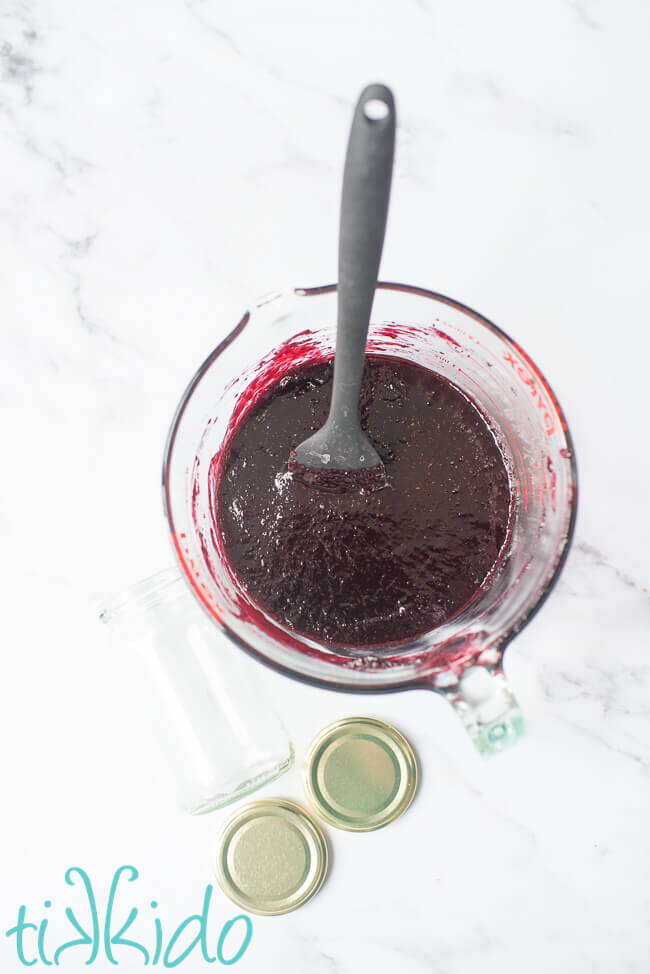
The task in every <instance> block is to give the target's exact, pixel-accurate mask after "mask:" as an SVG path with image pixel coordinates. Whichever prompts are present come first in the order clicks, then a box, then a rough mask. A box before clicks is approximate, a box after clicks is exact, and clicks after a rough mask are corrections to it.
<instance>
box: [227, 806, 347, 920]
mask: <svg viewBox="0 0 650 974" xmlns="http://www.w3.org/2000/svg"><path fill="white" fill-rule="evenodd" d="M327 862H328V854H327V842H326V841H325V836H324V834H323V831H322V829H321V827H320V825H319V824H318V822H316V820H315V819H314V818H313V817H312V816H311V815H310V814H309V812H308V811H307V809H305V808H303V807H302V805H298V804H297V803H296V802H291V801H287V800H285V799H281V798H272V799H267V800H263V801H255V802H250V803H249V804H248V805H245V806H244V807H243V808H240V809H239V811H237V812H236V813H235V814H234V815H233V816H232V817H231V818H230V819H229V820H228V821H227V822H226V824H225V826H224V829H223V831H222V833H221V840H220V843H219V852H218V855H217V861H216V875H217V880H218V882H219V885H220V886H221V888H222V890H223V891H224V893H225V894H226V896H228V897H229V898H230V899H231V900H232V901H233V902H234V903H236V904H237V905H238V906H241V907H242V909H244V910H247V911H248V912H250V913H258V914H260V915H262V916H278V915H280V914H281V913H289V912H291V910H297V909H298V907H299V906H302V905H303V903H306V902H307V900H309V899H311V897H312V896H314V894H315V893H317V892H318V890H319V889H320V887H321V886H322V884H323V880H324V879H325V875H326V873H327Z"/></svg>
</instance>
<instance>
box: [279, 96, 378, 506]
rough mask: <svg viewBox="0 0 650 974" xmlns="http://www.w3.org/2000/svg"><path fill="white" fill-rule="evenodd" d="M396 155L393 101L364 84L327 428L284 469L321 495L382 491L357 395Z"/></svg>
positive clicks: (346, 188) (350, 157)
mask: <svg viewBox="0 0 650 974" xmlns="http://www.w3.org/2000/svg"><path fill="white" fill-rule="evenodd" d="M394 152H395V102H394V100H393V95H392V93H391V91H390V90H389V89H388V88H386V86H385V85H378V84H375V85H368V87H367V88H365V89H364V91H363V92H362V93H361V97H360V98H359V101H358V103H357V107H356V109H355V112H354V117H353V119H352V128H351V130H350V139H349V142H348V150H347V155H346V158H345V170H344V172H343V193H342V197H341V222H340V230H339V283H338V320H337V330H336V355H335V359H334V381H333V387H332V401H331V404H330V411H329V416H328V417H327V420H326V421H325V424H324V426H322V427H321V429H319V430H318V432H317V433H314V435H313V436H310V437H309V439H307V440H305V441H304V442H303V443H301V444H300V445H299V446H297V447H296V449H295V450H293V451H292V453H291V456H290V458H289V464H288V467H289V470H290V471H291V472H292V473H293V474H294V476H297V477H299V478H300V479H301V480H302V481H303V482H304V483H306V484H307V485H308V486H310V487H317V488H319V489H322V490H346V489H349V488H352V489H357V488H363V489H365V490H378V489H380V488H381V487H384V486H385V485H386V472H385V470H384V465H383V463H382V461H381V458H380V457H379V454H378V453H377V451H376V450H375V449H374V447H373V446H372V444H371V443H370V441H369V439H368V437H367V436H366V435H365V433H364V432H363V430H362V429H361V425H360V423H359V391H360V388H361V375H362V372H363V363H364V358H365V351H366V339H367V336H368V324H369V321H370V312H371V309H372V299H373V296H374V293H375V287H376V285H377V274H378V272H379V261H380V258H381V251H382V247H383V243H384V233H385V230H386V216H387V213H388V199H389V196H390V184H391V176H392V172H393V156H394Z"/></svg>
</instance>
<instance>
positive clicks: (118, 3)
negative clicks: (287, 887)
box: [0, 0, 650, 974]
mask: <svg viewBox="0 0 650 974" xmlns="http://www.w3.org/2000/svg"><path fill="white" fill-rule="evenodd" d="M649 37H650V14H649V11H648V7H647V4H644V3H642V2H640V0H626V2H625V3H615V2H614V0H550V2H549V3H546V4H537V5H535V6H531V5H530V4H520V3H516V2H515V0H494V2H492V3H489V4H484V3H480V2H478V0H460V2H453V3H452V2H451V0H404V2H402V3H400V4H397V3H389V2H388V0H381V2H374V3H370V2H369V0H357V2H356V3H346V2H343V0H333V2H332V0H331V2H329V3H327V4H319V5H314V4H309V3H304V2H301V3H299V2H297V0H276V2H275V3H274V4H272V5H271V4H264V3H262V2H260V0H255V2H253V0H241V2H238V3H234V2H230V3H227V2H221V3H219V2H218V0H187V2H185V3H184V2H183V0H160V2H158V3H153V2H148V3H147V2H144V3H139V4H138V3H132V2H127V0H112V2H103V3H102V2H99V0H87V2H85V3H82V2H81V0H70V2H67V3H59V4H52V3H47V2H46V0H6V2H5V3H4V4H2V9H1V11H0V134H1V142H0V145H1V150H0V152H1V155H0V158H1V160H2V168H1V172H2V178H1V180H0V241H1V253H2V261H1V262H0V280H1V284H0V315H1V320H2V337H3V350H2V355H1V356H0V376H1V390H2V391H1V393H0V397H1V398H0V405H1V408H2V420H1V422H2V434H3V435H2V454H3V474H2V481H1V486H0V492H1V497H2V504H1V510H0V543H1V545H2V552H3V557H2V568H1V570H2V595H3V598H2V605H3V616H2V617H3V622H4V628H3V633H2V653H3V679H2V683H1V685H0V720H1V728H2V733H1V736H0V740H1V742H2V743H1V745H0V746H1V747H2V773H3V783H4V788H3V799H2V823H3V828H2V882H1V884H0V886H1V892H0V919H1V921H2V932H3V933H4V931H5V930H6V929H7V928H8V927H10V925H11V924H12V923H14V922H15V917H16V912H17V909H18V906H19V905H20V904H23V903H24V904H27V905H28V906H29V908H30V910H31V909H33V910H34V911H35V912H36V914H37V915H38V916H39V917H40V916H42V915H43V914H44V913H45V912H46V911H45V910H44V908H43V901H44V899H45V898H46V897H48V896H49V897H50V898H51V899H52V901H53V907H52V910H51V911H50V912H51V913H52V915H53V919H52V929H55V928H56V927H57V924H58V926H59V927H60V929H61V930H63V928H64V920H62V919H61V917H60V914H61V912H62V909H63V905H64V904H65V903H66V902H68V900H66V895H68V894H66V892H65V887H64V884H63V873H64V870H65V869H66V868H67V867H69V866H73V865H78V866H83V867H84V868H85V869H87V870H88V871H89V873H90V874H91V875H92V878H93V881H94V882H95V883H96V885H97V887H98V888H99V889H101V890H103V889H105V887H106V886H107V884H108V883H109V882H110V878H111V876H112V872H113V870H114V869H115V868H116V867H117V866H119V865H121V864H124V863H133V864H134V865H136V866H137V867H138V869H139V870H140V873H141V879H140V880H139V883H140V886H139V887H138V889H137V890H136V891H135V892H134V893H133V896H134V903H135V902H138V903H139V902H140V901H142V902H143V903H144V904H145V905H146V902H147V901H148V899H149V898H150V897H153V896H155V897H156V899H157V900H158V901H159V902H160V904H161V908H160V909H161V913H164V915H165V916H166V917H168V919H169V922H170V923H172V922H173V921H174V920H175V918H176V919H177V918H179V917H182V916H184V915H187V914H188V913H189V912H191V911H192V910H196V909H198V908H199V907H200V900H201V897H202V893H203V890H204V888H205V885H206V883H209V882H211V877H212V874H211V856H212V853H213V848H214V845H215V841H216V834H217V828H218V825H219V822H220V821H221V819H222V818H223V815H219V814H215V815H212V816H208V817H204V818H202V819H192V818H190V817H187V816H183V815H181V814H180V813H176V812H175V811H174V809H173V807H172V806H171V805H170V804H169V803H168V801H167V800H166V798H165V797H164V795H163V791H162V787H163V786H162V784H161V782H162V771H161V770H160V769H159V758H158V756H157V755H156V753H155V751H154V750H153V748H152V745H151V744H150V742H149V741H148V740H147V739H146V737H143V735H142V734H140V732H139V731H138V729H137V726H136V717H135V715H134V714H132V713H131V712H130V711H129V710H128V709H127V708H126V707H125V706H124V703H123V699H124V698H123V692H122V690H123V688H122V686H121V679H120V668H119V665H118V664H117V662H116V661H115V659H114V657H113V656H112V655H111V653H110V651H109V650H108V649H107V647H106V644H105V642H104V640H103V634H102V632H101V631H100V626H99V625H98V623H97V621H96V615H95V605H96V602H97V598H98V595H99V593H100V592H102V591H105V590H110V589H111V588H115V587H116V586H118V585H121V584H123V583H124V582H130V581H133V580H135V579H137V578H139V577H141V576H145V575H147V574H149V573H150V572H152V571H154V570H156V569H158V568H160V567H163V566H164V565H166V564H167V563H169V561H170V550H169V545H168V539H167V536H166V529H165V525H164V523H163V519H162V513H161V504H160V496H159V466H160V458H161V451H162V446H163V442H164V437H165V433H166V429H167V426H168V423H169V420H170V417H171V414H172V412H173V409H174V407H175V404H176V402H177V399H178V397H179V395H180V393H181V392H182V390H183V387H184V385H185V383H186V380H187V379H188V377H189V376H190V375H191V373H192V372H193V370H194V369H195V367H196V366H197V364H198V363H199V362H200V361H201V359H202V358H203V357H204V356H205V354H206V353H207V352H208V351H209V350H210V349H211V348H212V347H213V346H214V344H215V343H216V342H217V341H218V339H219V338H220V337H221V336H222V335H223V334H224V333H225V332H226V331H227V330H229V328H230V327H231V326H232V324H233V323H234V321H235V320H236V319H237V318H238V316H239V314H240V312H241V310H243V308H245V307H246V305H247V303H248V302H249V301H250V300H251V299H252V298H253V297H255V296H256V295H257V294H260V293H263V292H264V291H266V290H268V289H269V288H273V287H275V286H277V285H278V284H284V283H286V282H290V283H295V284H300V285H312V284H319V283H325V282H329V281H331V280H332V279H334V277H335V268H336V231H337V206H338V194H339V179H340V172H341V164H342V157H343V151H344V144H345V139H346V134H347V126H348V124H349V120H350V112H351V106H352V103H353V101H354V100H355V98H356V95H357V93H358V91H359V90H360V88H361V87H362V85H363V84H364V83H366V82H367V81H370V80H375V79H381V80H386V81H387V82H389V83H390V84H391V85H392V86H393V88H394V90H395V92H396V97H397V101H398V110H399V113H400V118H401V125H400V131H399V138H398V155H397V162H396V173H395V182H394V193H393V200H392V210H391V216H390V221H389V236H388V239H387V243H386V248H385V253H384V260H383V277H384V278H386V279H389V280H391V279H392V280H404V281H407V282H410V283H414V284H421V285H424V286H429V287H432V288H434V289H438V290H441V291H443V292H445V293H447V294H450V295H451V296H453V297H456V298H459V299H461V300H464V301H465V302H467V303H468V304H470V305H473V306H475V307H477V308H479V309H480V310H481V311H483V312H484V313H485V314H486V315H487V316H488V317H490V318H492V319H493V320H495V321H497V322H498V323H499V324H500V325H501V326H502V327H503V328H505V329H506V330H507V331H508V332H509V333H511V334H512V335H513V336H515V337H516V338H517V339H518V340H519V341H520V342H521V343H522V344H523V346H524V347H525V348H526V349H527V350H528V351H529V352H530V353H531V354H532V356H533V357H534V358H535V359H536V360H537V362H538V364H539V365H540V366H541V368H542V369H543V370H544V371H545V372H546V374H547V376H548V377H549V378H550V381H551V383H552V384H553V386H554V388H555V390H556V392H557V394H558V396H559V398H560V401H561V402H562V404H563V406H564V408H565V410H566V412H567V415H568V417H569V421H570V424H571V427H572V430H573V434H574V437H575V442H576V447H577V456H578V462H579V468H580V475H581V504H580V515H579V523H578V529H577V535H576V541H575V544H574V546H573V550H572V553H571V555H570V558H569V561H568V564H567V567H566V570H565V573H564V575H563V577H562V580H561V583H560V585H559V586H558V588H557V590H556V592H555V593H554V595H553V597H552V598H551V600H550V601H549V602H548V603H547V605H546V606H545V607H544V609H543V611H542V612H541V614H540V615H539V616H538V617H537V618H536V619H535V620H534V622H533V623H532V624H531V625H530V627H529V628H528V629H526V631H525V632H524V633H522V634H521V636H520V637H519V638H518V639H517V640H516V642H515V643H514V645H513V646H512V647H511V649H510V650H509V652H508V655H507V657H506V668H507V671H508V674H509V677H510V679H511V681H512V684H513V685H514V687H515V689H516V692H517V695H518V697H519V699H520V701H521V703H522V706H523V708H524V710H525V712H526V714H527V717H528V720H529V724H530V734H529V737H528V739H527V740H526V741H525V742H524V743H522V744H521V745H520V746H519V747H518V748H517V749H515V750H513V751H512V752H511V753H509V754H507V755H504V756H502V757H500V758H498V759H495V760H493V761H491V762H481V760H480V759H479V758H478V757H477V756H475V754H474V753H473V751H472V749H471V747H470V745H469V744H468V743H467V741H466V740H465V738H464V735H463V731H462V729H461V727H460V726H459V724H458V723H457V722H456V718H455V717H454V715H453V714H452V713H451V712H450V711H448V710H447V709H446V705H445V703H444V702H443V701H442V700H439V699H438V698H436V697H434V696H433V695H429V694H427V693H425V692H423V691H420V692H410V693H408V694H397V695H393V696H389V697H381V698H364V699H362V700H359V699H355V698H354V697H348V696H338V695H336V694H334V693H331V692H328V691H322V690H316V689H312V688H305V687H303V686H300V685H298V684H295V683H292V682H291V681H289V680H286V679H284V678H282V677H279V676H277V675H273V674H269V673H266V672H264V680H265V681H266V683H267V685H268V688H269V691H270V693H272V695H273V697H274V699H275V701H276V703H277V705H278V707H279V709H280V710H281V712H282V714H283V716H284V718H285V720H286V722H287V724H288V726H289V728H290V730H291V732H292V735H293V737H294V740H295V742H296V746H297V751H298V755H299V757H300V756H301V754H302V753H303V752H304V748H305V746H306V743H307V741H308V740H309V738H310V736H311V735H312V733H313V732H314V731H315V730H317V729H318V728H319V727H320V726H321V725H322V724H323V723H325V722H327V721H329V720H331V719H334V718H336V717H338V716H343V715H346V714H350V713H355V712H362V713H364V712H365V713H372V714H375V715H377V716H380V717H383V718H386V719H388V720H390V721H393V722H394V723H395V724H397V725H398V726H399V727H400V728H401V729H402V730H403V732H404V733H405V734H406V735H407V736H408V737H409V738H410V739H411V740H412V741H413V743H414V745H415V746H416V747H417V750H418V753H419V756H420V760H421V765H422V769H423V775H422V785H421V789H420V792H419V795H418V797H417V800H416V802H415V803H414V805H413V807H412V808H411V810H410V811H409V812H408V814H407V815H406V816H405V817H404V818H403V819H401V820H400V821H399V822H397V823H395V824H394V825H393V826H392V827H390V828H388V829H385V830H383V831H381V832H377V833H373V834H368V835H361V836H358V835H356V836H355V835H349V834H345V833H337V834H335V835H332V842H333V849H334V865H333V869H332V873H331V876H330V879H329V881H328V882H327V884H326V886H325V887H324V888H323V890H322V892H321V893H320V894H319V895H318V897H317V898H316V899H315V900H314V901H313V902H312V903H311V904H309V905H308V906H307V907H305V908H304V909H303V910H301V911H300V912H298V913H295V914H293V915H290V916H287V917H283V918H277V919H255V921H254V934H253V940H252V942H251V945H250V948H249V950H248V952H247V954H246V955H245V957H244V959H243V960H242V961H241V962H240V963H239V964H238V965H236V968H235V969H241V970H243V971H250V972H267V971H287V972H291V974H303V972H306V971H308V972H310V974H333V972H338V974H352V972H354V974H357V972H359V971H373V972H377V974H389V972H393V971H395V970H399V971H400V972H403V974H411V972H412V974H420V972H425V971H426V972H436V974H470V972H471V974H475V972H477V971H480V972H481V974H493V972H499V974H519V972H520V971H526V972H528V974H542V972H544V974H545V972H546V971H548V970H555V971H560V972H563V974H564V972H566V974H583V972H584V974H601V972H602V974H612V972H616V974H637V972H639V974H641V972H646V971H647V970H648V969H649V967H650V925H649V923H648V918H649V916H650V829H649V827H648V823H649V822H650V595H649V593H648V590H647V585H648V572H649V561H650V557H649V554H648V552H649V548H650V527H649V519H648V483H649V478H650V456H649V454H650V451H649V449H648V432H647V428H648V420H649V419H650V411H649V409H648V379H647V376H648V353H649V351H650V345H649V340H648V311H647V307H648V302H647V280H648V277H647V263H648V248H649V244H650V240H649V239H648V226H649V225H650V190H649V185H650V178H649V173H650V143H649V136H648V131H649V129H648V125H647V117H646V116H647V103H648V94H649V89H650V66H649V65H650V61H649V59H648V56H647V51H648V41H649ZM265 793H267V794H284V795H293V796H298V795H299V794H300V783H299V777H298V774H297V772H292V773H291V774H290V775H289V776H287V777H285V778H284V779H283V780H282V781H281V782H278V783H277V785H274V786H270V787H268V788H267V789H266V790H265ZM134 890H135V886H134ZM69 892H70V891H68V893H69ZM102 895H103V894H102ZM69 898H70V897H68V899H69ZM234 912H236V911H234V910H233V908H232V906H231V904H230V903H229V902H228V901H227V900H226V899H225V898H224V897H223V896H222V895H221V894H220V893H217V894H216V895H215V902H214V914H213V915H214V922H215V924H216V923H217V922H218V923H222V922H224V921H225V920H227V919H228V918H229V917H230V916H232V915H233V913H234ZM54 914H57V917H58V919H57V918H56V917H55V916H54ZM0 955H1V956H2V965H1V966H2V970H3V971H14V970H21V969H22V967H21V966H20V965H19V963H18V961H17V959H16V954H15V948H14V946H13V942H12V941H9V940H7V938H5V937H4V936H1V937H0ZM84 957H85V955H83V956H82V954H81V953H79V952H78V953H77V954H75V955H74V956H73V955H72V953H71V954H70V955H69V957H68V959H67V961H66V960H65V959H64V960H62V967H65V966H67V968H68V969H70V970H81V969H82V968H83V959H84ZM140 963H141V959H140V958H139V957H138V956H137V955H136V956H135V958H134V957H133V955H132V953H130V952H129V951H127V952H126V953H125V954H123V955H122V961H121V965H122V967H123V968H125V969H127V970H129V971H130V970H136V969H138V967H139V965H140ZM214 966H215V968H216V967H218V966H219V965H214ZM206 967H207V965H206V963H205V962H204V961H202V960H201V959H200V957H198V956H196V955H192V957H191V958H189V959H188V960H187V961H186V962H185V963H184V965H183V966H182V968H181V969H184V970H191V971H199V970H203V969H205V968H206ZM94 968H95V969H98V970H109V969H111V970H112V969H113V968H112V967H111V965H109V964H108V962H107V961H106V960H102V959H101V957H100V958H99V959H98V960H97V961H96V962H95V964H94ZM35 969H39V968H38V967H37V968H35ZM208 969H209V968H208Z"/></svg>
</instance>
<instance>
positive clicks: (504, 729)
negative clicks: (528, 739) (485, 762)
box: [433, 662, 526, 757]
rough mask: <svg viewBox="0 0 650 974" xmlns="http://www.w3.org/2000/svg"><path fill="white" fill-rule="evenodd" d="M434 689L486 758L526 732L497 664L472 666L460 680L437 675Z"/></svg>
mask: <svg viewBox="0 0 650 974" xmlns="http://www.w3.org/2000/svg"><path fill="white" fill-rule="evenodd" d="M433 689H434V690H436V691H437V692H438V693H441V694H442V695H443V696H444V697H446V698H447V700H448V701H449V702H450V703H451V705H452V707H453V708H454V710H455V711H456V713H457V714H458V716H459V717H460V719H461V721H462V722H463V725H464V727H465V730H466V731H467V733H468V734H469V736H470V737H471V738H472V740H473V742H474V745H475V747H476V748H477V750H478V751H479V753H480V754H482V755H484V756H485V757H487V756H489V755H492V754H498V753H499V752H500V751H504V750H506V748H509V747H511V746H512V745H513V744H515V743H516V742H517V741H518V740H519V739H520V738H521V737H522V736H523V735H524V734H525V732H526V723H525V720H524V717H523V714H522V713H521V710H520V709H519V704H518V703H517V700H516V698H515V695H514V693H513V692H512V690H511V689H510V686H509V685H508V682H507V680H506V678H505V675H504V673H503V669H502V667H501V663H500V662H499V663H498V664H497V665H492V666H482V665H479V664H475V665H473V666H470V667H468V668H467V669H465V670H464V671H463V672H462V674H461V675H460V676H459V677H455V676H453V675H452V674H449V675H448V674H440V675H439V676H438V678H437V679H436V680H435V681H434V682H433Z"/></svg>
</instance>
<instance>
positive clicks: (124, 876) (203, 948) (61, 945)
mask: <svg viewBox="0 0 650 974" xmlns="http://www.w3.org/2000/svg"><path fill="white" fill-rule="evenodd" d="M138 875H139V874H138V870H137V869H136V868H135V867H134V866H120V868H119V869H116V870H115V873H114V874H113V878H112V880H111V883H110V887H109V888H108V896H107V898H106V905H105V908H104V909H103V911H100V909H99V907H98V901H97V897H96V895H95V890H94V889H93V884H92V882H91V881H90V877H89V875H88V873H87V872H85V871H84V870H83V869H80V868H79V867H77V866H73V867H72V868H70V869H68V870H67V872H66V874H65V881H66V883H67V885H68V886H72V887H76V889H77V893H78V895H80V896H81V897H82V898H83V909H80V908H79V907H78V906H75V911H74V912H73V910H72V908H71V907H69V906H66V907H65V908H64V910H63V914H64V916H65V926H66V928H67V931H68V936H69V939H68V937H66V938H65V939H63V940H62V942H61V939H62V938H60V937H56V938H55V937H53V935H52V930H51V929H50V930H48V926H50V928H51V926H52V925H51V924H50V920H51V918H52V916H53V913H52V906H53V904H52V900H45V901H44V904H43V908H44V913H45V915H44V916H43V917H33V916H31V915H28V911H27V907H26V906H20V907H19V908H18V916H17V919H16V922H15V923H14V924H13V926H11V927H10V928H9V929H8V930H7V931H6V936H7V937H9V939H10V941H13V944H14V946H15V948H16V954H17V956H18V960H19V961H20V963H21V964H23V965H24V966H25V967H33V966H34V965H35V964H43V965H45V966H47V967H52V966H58V965H59V964H61V963H63V964H65V962H66V961H67V960H70V961H72V958H73V956H74V957H75V959H76V961H77V963H82V964H84V966H88V965H90V964H92V963H94V961H96V960H97V959H98V958H101V959H105V960H108V962H109V963H110V964H115V965H116V966H118V965H120V964H123V965H124V966H125V967H127V968H128V969H129V971H131V970H133V964H134V962H135V961H139V963H141V964H142V965H143V966H146V965H156V964H158V965H159V966H160V967H178V966H179V965H180V964H182V963H183V961H184V960H186V959H187V958H188V957H189V956H190V955H193V956H195V957H202V958H203V960H204V961H205V962H206V963H207V964H225V965H231V964H235V963H236V962H237V961H238V960H241V958H242V957H243V956H244V954H245V953H246V951H247V950H248V947H249V945H250V942H251V938H252V935H253V924H252V922H251V919H250V917H248V916H246V914H243V913H241V914H239V915H238V916H235V917H232V919H230V920H228V921H227V922H226V923H224V924H223V925H222V926H221V927H220V928H219V927H217V928H216V929H215V928H214V927H212V926H211V925H210V922H209V913H210V905H211V902H212V893H213V887H212V886H206V888H205V893H204V896H203V902H202V904H201V909H200V911H199V912H198V913H193V914H191V915H190V916H188V917H185V918H184V919H182V920H181V922H180V923H178V924H177V925H175V926H173V929H172V928H171V927H172V925H168V926H169V929H168V930H165V929H163V923H162V921H161V918H160V916H159V915H157V912H156V911H157V910H158V903H157V901H156V900H151V901H150V904H149V910H150V912H149V913H148V915H147V912H146V911H144V910H141V909H138V908H137V907H135V906H130V907H129V902H128V892H129V887H128V886H127V884H128V883H134V882H135V881H136V880H137V879H138ZM80 917H81V919H80ZM59 927H60V924H59ZM57 929H58V928H57ZM57 941H58V942H57Z"/></svg>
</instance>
